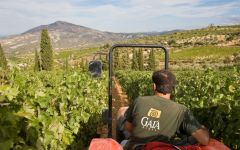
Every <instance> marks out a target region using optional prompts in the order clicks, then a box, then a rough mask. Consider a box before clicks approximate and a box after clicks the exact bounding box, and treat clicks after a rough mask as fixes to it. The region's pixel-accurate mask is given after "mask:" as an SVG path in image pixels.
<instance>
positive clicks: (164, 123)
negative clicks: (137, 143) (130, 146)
mask: <svg viewBox="0 0 240 150" xmlns="http://www.w3.org/2000/svg"><path fill="white" fill-rule="evenodd" d="M125 117H126V120H127V121H128V122H131V123H132V124H133V126H134V128H133V133H132V135H131V137H135V138H141V139H142V138H143V139H148V138H149V137H156V136H163V137H167V139H170V138H171V137H172V136H174V135H175V133H176V132H177V131H178V130H180V131H182V132H184V133H185V134H187V135H191V133H192V132H194V131H196V130H197V129H199V128H201V125H200V124H199V123H198V121H197V120H196V119H195V118H194V116H193V115H192V113H191V112H190V111H189V110H188V109H187V108H186V107H185V106H184V105H181V104H178V103H176V102H173V101H171V100H167V99H164V98H162V97H159V96H144V97H139V98H137V99H136V100H135V101H134V102H133V104H132V105H130V107H129V109H128V110H127V112H126V113H125ZM130 139H131V138H130ZM147 141H149V140H147ZM147 141H146V142H147Z"/></svg>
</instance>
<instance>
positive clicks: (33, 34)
mask: <svg viewBox="0 0 240 150" xmlns="http://www.w3.org/2000/svg"><path fill="white" fill-rule="evenodd" d="M45 28H47V29H48V30H49V35H50V38H51V40H52V45H53V47H54V49H55V50H61V49H66V48H78V47H86V46H90V45H97V44H102V43H107V42H109V43H112V42H114V41H122V40H128V39H132V38H138V37H143V36H145V35H147V36H148V35H159V34H163V33H166V32H148V33H112V32H102V31H99V30H95V29H91V28H88V27H84V26H79V25H75V24H72V23H68V22H63V21H57V22H55V23H52V24H49V25H41V26H38V27H36V28H33V29H30V30H28V31H26V32H24V33H22V34H19V35H13V36H10V37H5V38H3V39H0V43H2V45H3V47H4V49H5V51H6V52H7V53H24V52H30V53H31V52H32V51H33V50H34V49H39V43H40V35H41V30H42V29H45Z"/></svg>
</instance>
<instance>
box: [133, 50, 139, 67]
mask: <svg viewBox="0 0 240 150" xmlns="http://www.w3.org/2000/svg"><path fill="white" fill-rule="evenodd" d="M137 55H138V52H137V51H136V50H134V51H133V58H132V70H138V68H139V67H138V57H137Z"/></svg>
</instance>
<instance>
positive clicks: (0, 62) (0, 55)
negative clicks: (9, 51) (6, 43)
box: [0, 43, 7, 69]
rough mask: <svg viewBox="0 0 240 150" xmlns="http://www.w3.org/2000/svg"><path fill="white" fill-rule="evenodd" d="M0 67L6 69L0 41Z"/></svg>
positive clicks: (5, 60)
mask: <svg viewBox="0 0 240 150" xmlns="http://www.w3.org/2000/svg"><path fill="white" fill-rule="evenodd" d="M0 68H2V69H7V59H6V57H5V55H4V52H3V48H2V45H1V43H0Z"/></svg>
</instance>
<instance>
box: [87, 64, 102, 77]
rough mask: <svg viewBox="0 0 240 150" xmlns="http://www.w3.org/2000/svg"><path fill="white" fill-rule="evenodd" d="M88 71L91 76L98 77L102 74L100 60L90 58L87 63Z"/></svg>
mask: <svg viewBox="0 0 240 150" xmlns="http://www.w3.org/2000/svg"><path fill="white" fill-rule="evenodd" d="M88 71H89V72H90V74H91V75H92V77H100V76H101V74H102V62H101V61H98V60H92V61H90V62H89V64H88Z"/></svg>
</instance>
